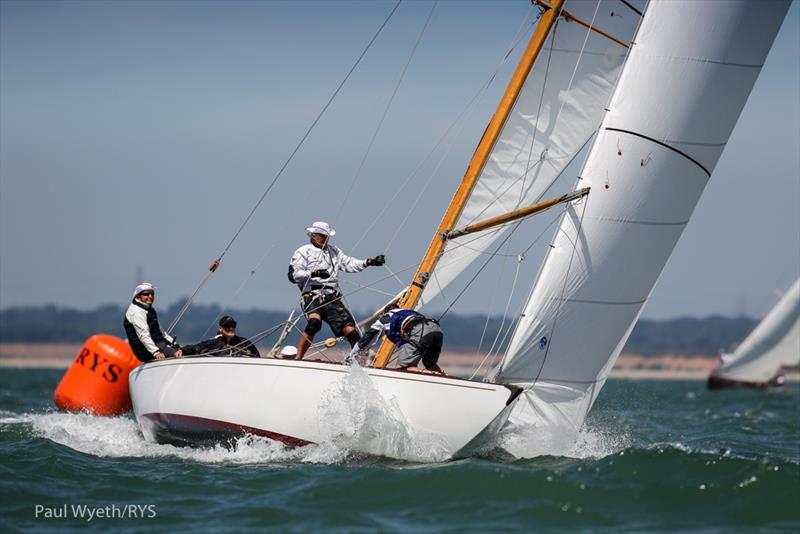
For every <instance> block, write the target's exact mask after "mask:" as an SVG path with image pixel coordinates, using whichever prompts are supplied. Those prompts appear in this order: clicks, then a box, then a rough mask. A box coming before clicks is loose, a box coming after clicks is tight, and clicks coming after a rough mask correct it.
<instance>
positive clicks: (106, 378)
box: [53, 334, 142, 415]
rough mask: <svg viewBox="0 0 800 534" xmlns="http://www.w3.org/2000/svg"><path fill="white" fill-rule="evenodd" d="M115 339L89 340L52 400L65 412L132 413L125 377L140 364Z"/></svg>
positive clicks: (127, 347) (101, 336)
mask: <svg viewBox="0 0 800 534" xmlns="http://www.w3.org/2000/svg"><path fill="white" fill-rule="evenodd" d="M141 363H142V362H140V361H139V360H138V359H137V358H136V356H134V354H133V351H132V350H131V347H130V345H128V342H127V341H124V340H122V339H120V338H118V337H114V336H110V335H107V334H97V335H94V336H92V337H90V338H89V339H88V340H87V341H86V344H85V345H84V346H83V348H82V349H81V350H80V352H79V353H78V356H77V357H76V358H75V361H74V362H72V366H71V367H70V368H69V369H67V372H66V373H64V377H63V378H62V379H61V382H59V384H58V387H57V388H56V391H55V394H54V395H53V400H54V401H55V403H56V406H58V407H59V408H60V409H62V410H65V411H68V412H79V411H83V410H86V411H89V412H91V413H93V414H95V415H119V414H123V413H125V412H129V411H130V410H131V396H130V392H129V391H128V374H129V373H130V372H131V371H132V370H133V369H135V368H136V367H138V366H139V365H141Z"/></svg>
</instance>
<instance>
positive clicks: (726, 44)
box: [497, 0, 789, 454]
mask: <svg viewBox="0 0 800 534" xmlns="http://www.w3.org/2000/svg"><path fill="white" fill-rule="evenodd" d="M788 6H789V1H770V2H748V1H739V0H729V1H725V2H720V1H713V0H711V1H700V0H691V1H656V0H653V1H651V2H650V3H649V5H648V8H647V12H646V13H645V17H644V20H643V21H642V26H641V28H640V29H639V31H638V33H637V35H636V38H635V45H634V46H633V48H632V50H631V52H630V55H629V57H628V60H627V62H626V64H625V67H624V70H623V72H622V75H621V77H620V81H619V83H618V85H617V88H616V91H615V93H614V96H613V98H612V100H611V104H610V111H609V112H608V113H607V114H606V115H605V118H604V120H603V123H602V125H601V128H600V132H599V133H598V136H597V138H596V140H595V142H594V145H593V147H592V149H591V152H590V154H589V157H588V159H587V162H586V165H585V166H584V168H583V171H582V172H581V175H580V176H581V179H579V181H578V186H579V187H586V186H590V187H591V193H590V195H589V196H588V197H586V198H584V199H582V201H580V202H577V203H575V204H573V205H571V206H570V207H569V208H568V209H567V212H566V214H565V216H564V218H563V220H562V222H561V226H560V228H559V230H558V231H557V233H556V237H555V239H554V241H553V243H552V248H551V249H550V251H549V254H548V256H547V258H546V260H545V263H544V265H543V267H542V271H541V274H540V276H539V279H538V280H537V282H536V284H535V286H534V289H533V291H532V293H531V295H530V297H529V299H528V302H527V304H526V306H525V308H524V314H523V317H522V318H521V319H520V321H519V323H518V325H517V329H516V331H515V333H514V336H513V338H512V341H511V343H510V346H509V349H508V352H507V355H506V357H505V359H504V360H503V362H502V364H501V367H500V370H499V372H498V376H497V379H498V380H500V381H504V382H507V383H513V384H517V385H522V386H525V387H526V388H527V389H526V392H525V393H524V395H523V396H522V398H520V399H519V402H518V404H517V406H516V408H515V410H514V413H513V414H512V416H511V419H510V422H511V423H512V424H518V425H534V426H536V427H537V428H538V429H550V430H552V431H553V434H558V435H564V434H567V433H570V432H574V433H576V432H577V431H578V430H579V428H580V426H581V425H582V423H583V420H584V417H585V415H586V412H587V411H588V410H589V408H591V406H592V403H593V402H594V400H595V399H596V397H597V394H598V393H599V391H600V388H601V387H602V385H603V384H604V382H605V380H606V378H607V376H608V373H609V371H610V369H611V367H612V366H613V364H614V361H615V360H616V358H617V356H618V355H619V352H620V350H621V349H622V347H623V345H624V344H625V341H626V340H627V338H628V335H629V334H630V331H631V330H632V328H633V325H634V324H635V322H636V320H637V318H638V317H639V314H640V313H641V311H642V308H643V307H644V304H645V302H646V301H647V298H648V297H649V295H650V292H651V291H652V289H653V286H654V285H655V283H656V280H657V279H658V276H659V275H660V273H661V271H662V269H663V268H664V265H665V263H666V261H667V259H668V258H669V256H670V254H671V253H672V249H673V247H674V246H675V243H676V242H677V240H678V238H679V237H680V235H681V233H682V232H683V229H684V228H685V226H686V224H687V223H688V221H689V217H690V216H691V214H692V211H693V210H694V207H695V205H696V204H697V201H698V199H699V198H700V194H701V193H702V191H703V189H704V187H705V185H706V182H707V180H708V179H709V177H710V175H711V172H712V171H713V169H714V166H715V165H716V163H717V161H718V159H719V157H720V154H721V153H722V150H723V148H724V147H725V144H726V143H727V141H728V138H729V136H730V134H731V131H732V130H733V127H734V125H735V124H736V121H737V119H738V117H739V114H740V113H741V110H742V108H743V107H744V104H745V102H746V100H747V97H748V95H749V94H750V90H751V89H752V87H753V84H754V83H755V80H756V78H757V76H758V74H759V72H760V69H761V66H762V65H763V63H764V60H765V58H766V56H767V52H768V51H769V49H770V47H771V45H772V42H773V40H774V38H775V35H776V34H777V32H778V29H779V27H780V25H781V22H782V20H783V18H784V16H785V14H786V11H787V10H788ZM544 433H545V434H546V433H547V432H544ZM573 435H574V434H573ZM523 454H524V452H523Z"/></svg>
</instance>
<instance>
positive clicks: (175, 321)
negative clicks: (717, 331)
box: [167, 0, 403, 333]
mask: <svg viewBox="0 0 800 534" xmlns="http://www.w3.org/2000/svg"><path fill="white" fill-rule="evenodd" d="M402 1H403V0H398V1H397V3H396V4H395V6H394V7H393V8H392V10H391V12H390V13H389V15H388V16H387V17H386V19H385V20H384V21H383V24H381V25H380V27H379V28H378V31H376V32H375V34H374V35H373V36H372V39H370V41H369V42H368V43H367V46H366V47H365V48H364V50H363V51H362V52H361V55H359V56H358V59H356V61H355V63H353V66H352V67H350V70H349V71H348V73H347V75H345V77H344V78H343V79H342V81H341V82H340V83H339V86H338V87H337V88H336V90H335V91H334V92H333V94H332V95H331V97H330V98H329V99H328V101H327V103H326V104H325V105H324V106H323V107H322V110H321V111H320V112H319V113H318V114H317V116H316V118H315V119H314V121H313V122H312V123H311V125H310V126H309V127H308V129H307V130H306V132H305V134H304V135H303V137H302V138H301V139H300V141H299V142H298V143H297V145H296V146H295V148H294V150H292V152H291V154H289V157H288V158H287V159H286V161H285V162H284V163H283V165H282V166H281V168H280V169H279V170H278V172H277V174H276V175H275V177H274V178H273V179H272V181H271V182H270V183H269V185H268V186H267V188H266V189H265V190H264V193H262V195H261V197H260V198H259V199H258V201H257V202H256V203H255V205H254V206H253V209H251V210H250V213H249V214H248V215H247V217H245V219H244V221H243V222H242V224H241V226H239V229H238V230H237V231H236V233H235V234H234V235H233V237H232V238H231V240H230V241H229V242H228V244H227V245H226V246H225V249H224V250H223V251H222V253H221V254H220V255H219V257H218V258H217V259H216V260H215V261H214V263H212V264H211V268H210V269H209V272H208V273H206V275H205V277H204V278H203V279H202V280H201V282H200V284H199V285H198V287H197V289H195V291H194V293H192V296H191V297H189V299H188V300H187V301H186V304H185V305H184V306H183V309H181V311H180V313H178V316H177V317H176V318H175V320H174V321H173V322H172V324H171V325H170V327H169V329H168V330H167V332H168V333H169V332H172V330H173V329H174V328H175V327H176V326H177V325H178V322H179V321H180V320H181V318H182V317H183V315H184V314H185V313H186V310H188V309H189V306H190V305H191V303H192V301H193V300H194V298H195V297H196V296H197V294H198V293H199V291H200V289H201V288H202V287H203V286H204V285H205V284H206V282H207V281H208V279H209V278H210V277H211V275H212V274H213V273H214V272H215V271H216V268H217V267H218V266H219V264H220V263H221V262H222V258H223V257H224V256H225V254H227V253H228V250H230V248H231V246H232V245H233V243H234V241H236V239H237V238H238V237H239V234H241V233H242V230H244V227H245V226H247V223H249V222H250V219H252V217H253V214H255V212H256V210H258V208H259V207H260V206H261V203H262V202H264V199H265V198H266V197H267V195H268V194H269V192H270V191H271V190H272V188H273V186H274V185H275V184H276V183H277V181H278V179H279V178H280V177H281V175H282V174H283V171H284V170H286V167H288V166H289V163H290V162H291V161H292V159H293V158H294V156H295V154H297V152H298V151H299V150H300V147H301V146H303V143H304V142H305V140H306V139H307V138H308V136H309V135H310V134H311V131H312V130H313V129H314V127H315V126H316V125H317V123H318V122H319V121H320V119H321V118H322V116H323V115H324V114H325V112H326V111H327V110H328V108H329V107H330V105H331V103H332V102H333V100H334V99H335V98H336V96H337V95H338V94H339V91H341V89H342V87H344V84H345V83H346V82H347V80H348V79H349V78H350V75H352V74H353V71H355V70H356V67H357V66H358V65H359V63H361V60H362V59H363V58H364V56H365V55H366V54H367V51H368V50H369V49H370V48H371V47H372V44H373V43H374V42H375V40H376V39H377V38H378V35H380V33H381V32H382V31H383V29H384V28H385V27H386V25H387V24H388V23H389V20H390V19H391V18H392V16H393V15H394V13H395V12H396V11H397V8H398V7H400V3H401V2H402Z"/></svg>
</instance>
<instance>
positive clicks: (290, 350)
mask: <svg viewBox="0 0 800 534" xmlns="http://www.w3.org/2000/svg"><path fill="white" fill-rule="evenodd" d="M281 356H291V357H292V358H294V357H295V356H297V347H295V346H294V345H286V346H285V347H283V348H282V349H281Z"/></svg>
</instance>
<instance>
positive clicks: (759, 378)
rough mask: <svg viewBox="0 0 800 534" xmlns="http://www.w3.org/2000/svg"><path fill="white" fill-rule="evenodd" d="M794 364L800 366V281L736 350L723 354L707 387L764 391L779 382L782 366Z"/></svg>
mask: <svg viewBox="0 0 800 534" xmlns="http://www.w3.org/2000/svg"><path fill="white" fill-rule="evenodd" d="M796 365H800V278H798V279H797V280H796V281H795V283H794V284H792V287H791V288H790V289H789V290H788V291H787V292H786V294H784V295H783V298H781V300H780V301H778V303H777V304H776V305H775V307H774V308H772V309H771V310H770V312H769V313H768V314H767V315H766V317H764V319H763V320H762V321H761V322H760V323H759V324H758V326H756V327H755V329H754V330H753V331H752V332H751V333H750V335H749V336H747V338H746V339H745V340H744V341H742V343H741V344H740V345H739V347H738V348H737V349H736V351H735V352H734V353H733V354H730V355H726V357H725V358H724V359H723V362H722V365H720V367H719V369H717V370H716V371H714V372H713V373H712V374H711V376H710V377H708V387H709V388H710V389H721V388H728V387H731V388H736V387H751V388H766V387H768V386H769V385H770V384H776V380H778V379H780V377H781V374H780V373H781V368H782V367H783V366H787V367H788V366H796Z"/></svg>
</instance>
